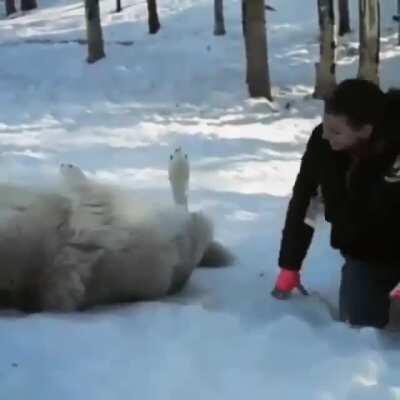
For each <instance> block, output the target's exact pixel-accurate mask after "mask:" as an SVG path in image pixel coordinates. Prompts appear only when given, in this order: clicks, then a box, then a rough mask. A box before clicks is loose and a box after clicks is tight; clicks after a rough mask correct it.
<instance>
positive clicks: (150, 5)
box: [147, 0, 161, 35]
mask: <svg viewBox="0 0 400 400" xmlns="http://www.w3.org/2000/svg"><path fill="white" fill-rule="evenodd" d="M147 11H148V15H149V33H150V34H152V35H153V34H155V33H157V32H158V31H159V30H160V28H161V25H160V20H159V18H158V12H157V0H147Z"/></svg>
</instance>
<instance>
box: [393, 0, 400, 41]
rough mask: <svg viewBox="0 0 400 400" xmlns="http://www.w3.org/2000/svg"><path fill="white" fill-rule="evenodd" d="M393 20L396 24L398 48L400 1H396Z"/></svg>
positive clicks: (399, 38)
mask: <svg viewBox="0 0 400 400" xmlns="http://www.w3.org/2000/svg"><path fill="white" fill-rule="evenodd" d="M393 19H394V20H395V21H396V22H397V25H398V33H397V42H398V44H399V46H400V0H397V14H396V15H393Z"/></svg>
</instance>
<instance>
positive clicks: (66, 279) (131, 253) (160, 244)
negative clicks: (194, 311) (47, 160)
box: [0, 153, 230, 311]
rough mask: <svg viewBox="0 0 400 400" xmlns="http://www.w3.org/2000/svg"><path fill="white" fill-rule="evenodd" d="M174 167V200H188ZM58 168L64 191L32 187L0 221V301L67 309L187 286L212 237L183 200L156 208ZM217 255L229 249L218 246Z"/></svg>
mask: <svg viewBox="0 0 400 400" xmlns="http://www.w3.org/2000/svg"><path fill="white" fill-rule="evenodd" d="M174 156H177V157H178V158H179V157H181V156H182V154H176V153H175V154H174V155H173V157H172V159H171V162H172V163H173V162H174ZM187 167H188V166H187ZM185 168H186V166H185ZM171 170H172V171H173V170H174V168H171V167H170V171H171ZM175 170H177V172H178V175H179V179H176V181H177V182H178V185H177V186H179V187H180V188H183V189H184V190H185V193H179V187H178V189H177V188H174V182H175V180H174V173H172V174H171V172H170V181H171V185H172V192H173V194H174V198H175V199H180V200H181V199H184V200H185V201H186V200H187V194H186V190H187V184H185V182H184V180H182V179H181V178H182V176H185V173H184V174H182V171H181V170H179V168H175ZM184 172H185V171H184ZM187 172H188V170H187ZM61 174H62V175H63V176H64V179H65V183H66V185H67V189H68V190H67V191H66V192H65V193H66V194H65V193H63V194H62V195H61V194H57V193H40V194H38V193H36V194H35V196H32V198H30V200H31V201H30V202H29V201H28V200H27V201H26V202H28V204H24V205H23V207H18V208H17V212H16V213H15V214H14V215H12V216H11V217H9V218H6V219H4V218H3V220H2V221H1V224H0V257H1V260H2V263H1V265H0V305H3V306H11V307H17V308H21V309H25V310H57V311H68V310H77V309H82V308H86V307H90V306H93V305H96V304H104V303H113V302H124V301H134V300H146V299H154V298H159V297H162V296H165V295H167V294H169V293H173V292H176V291H178V290H179V289H181V288H182V287H183V286H184V284H185V283H186V281H187V280H188V279H189V277H190V275H191V273H192V271H193V269H194V268H195V267H196V266H197V265H199V263H200V261H201V260H202V259H203V258H204V256H205V255H206V253H207V249H208V248H209V247H210V246H211V244H212V243H213V229H212V224H211V223H210V221H209V220H208V219H207V218H206V217H205V216H204V215H202V214H201V213H189V212H188V211H187V210H186V208H187V202H186V203H184V204H182V203H181V202H180V204H178V205H177V206H174V207H170V208H168V209H154V208H151V207H148V206H146V205H145V204H144V203H140V202H138V201H133V198H132V196H130V195H128V193H127V192H124V191H123V190H120V189H117V188H113V187H108V186H106V185H102V184H100V183H96V182H94V181H92V180H89V179H88V178H86V176H85V175H84V174H83V173H82V171H81V170H80V169H79V168H78V167H76V166H72V165H62V166H61ZM187 179H188V174H187ZM2 189H3V188H2V187H0V194H1V190H2ZM14 189H15V194H14V195H15V196H16V197H18V198H20V197H21V192H20V191H22V193H23V188H11V189H10V188H9V187H8V189H7V193H11V192H12V191H13V190H14ZM10 191H11V192H10ZM176 196H177V197H176ZM0 197H1V196H0ZM9 197H11V201H10V203H11V204H12V203H13V201H12V196H11V195H9ZM14 203H15V204H17V203H18V202H17V201H16V200H15V201H14ZM182 205H183V206H184V207H182ZM213 257H215V254H213ZM217 259H220V260H221V261H222V262H221V263H222V264H225V263H226V260H227V259H230V255H229V253H228V252H227V251H226V250H225V249H223V248H222V247H221V248H218V256H217ZM217 264H218V262H217Z"/></svg>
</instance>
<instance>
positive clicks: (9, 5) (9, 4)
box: [5, 0, 17, 16]
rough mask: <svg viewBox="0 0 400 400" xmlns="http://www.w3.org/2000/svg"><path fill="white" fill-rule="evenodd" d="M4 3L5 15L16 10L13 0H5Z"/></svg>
mask: <svg viewBox="0 0 400 400" xmlns="http://www.w3.org/2000/svg"><path fill="white" fill-rule="evenodd" d="M5 5H6V15H7V16H8V15H11V14H14V13H16V12H17V9H16V8H15V0H5Z"/></svg>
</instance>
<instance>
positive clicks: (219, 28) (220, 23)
mask: <svg viewBox="0 0 400 400" xmlns="http://www.w3.org/2000/svg"><path fill="white" fill-rule="evenodd" d="M225 33H226V31H225V21H224V1H223V0H214V35H216V36H221V35H225Z"/></svg>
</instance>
